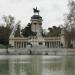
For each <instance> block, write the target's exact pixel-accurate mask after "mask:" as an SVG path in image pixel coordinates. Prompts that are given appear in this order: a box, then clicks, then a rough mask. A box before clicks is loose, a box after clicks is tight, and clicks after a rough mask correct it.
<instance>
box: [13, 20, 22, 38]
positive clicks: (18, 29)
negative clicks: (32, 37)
mask: <svg viewBox="0 0 75 75" xmlns="http://www.w3.org/2000/svg"><path fill="white" fill-rule="evenodd" d="M16 26H17V28H16V31H15V33H14V36H15V37H20V31H21V29H20V21H18V22H17V24H16Z"/></svg>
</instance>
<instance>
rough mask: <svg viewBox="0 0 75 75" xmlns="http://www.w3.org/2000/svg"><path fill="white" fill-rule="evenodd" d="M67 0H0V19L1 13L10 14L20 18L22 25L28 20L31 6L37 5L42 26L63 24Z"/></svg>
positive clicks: (30, 14)
mask: <svg viewBox="0 0 75 75" xmlns="http://www.w3.org/2000/svg"><path fill="white" fill-rule="evenodd" d="M67 3H68V0H0V19H1V17H2V15H12V16H14V17H15V18H16V19H17V20H21V22H22V26H23V27H24V26H26V24H27V23H28V22H30V18H31V16H32V15H33V8H34V7H36V6H37V7H38V9H39V10H40V15H41V16H42V17H43V28H48V27H50V26H52V25H59V24H63V19H64V14H65V13H66V12H67Z"/></svg>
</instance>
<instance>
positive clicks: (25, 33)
mask: <svg viewBox="0 0 75 75" xmlns="http://www.w3.org/2000/svg"><path fill="white" fill-rule="evenodd" d="M21 32H22V35H23V36H24V37H28V36H35V35H36V32H33V31H32V30H31V23H28V24H27V26H26V27H25V28H24V29H22V30H21Z"/></svg>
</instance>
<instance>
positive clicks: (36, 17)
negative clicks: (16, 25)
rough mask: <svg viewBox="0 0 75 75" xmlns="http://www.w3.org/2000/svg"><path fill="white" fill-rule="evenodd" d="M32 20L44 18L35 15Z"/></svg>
mask: <svg viewBox="0 0 75 75" xmlns="http://www.w3.org/2000/svg"><path fill="white" fill-rule="evenodd" d="M31 19H42V17H41V16H39V15H33V16H32V17H31Z"/></svg>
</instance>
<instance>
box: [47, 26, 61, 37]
mask: <svg viewBox="0 0 75 75" xmlns="http://www.w3.org/2000/svg"><path fill="white" fill-rule="evenodd" d="M48 30H49V32H48V36H50V37H58V36H60V34H61V28H60V27H56V26H53V27H51V28H48Z"/></svg>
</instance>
